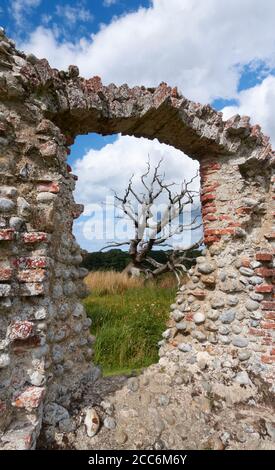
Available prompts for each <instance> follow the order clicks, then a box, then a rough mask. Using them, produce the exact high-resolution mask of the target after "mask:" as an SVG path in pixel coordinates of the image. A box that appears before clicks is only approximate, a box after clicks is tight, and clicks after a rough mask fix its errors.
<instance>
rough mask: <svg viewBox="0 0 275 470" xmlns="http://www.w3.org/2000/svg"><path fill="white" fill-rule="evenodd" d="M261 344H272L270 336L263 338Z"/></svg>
mask: <svg viewBox="0 0 275 470" xmlns="http://www.w3.org/2000/svg"><path fill="white" fill-rule="evenodd" d="M261 344H262V345H263V346H270V345H271V344H272V338H263V339H262V342H261Z"/></svg>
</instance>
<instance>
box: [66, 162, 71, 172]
mask: <svg viewBox="0 0 275 470" xmlns="http://www.w3.org/2000/svg"><path fill="white" fill-rule="evenodd" d="M67 172H68V173H71V172H72V167H71V166H70V165H69V164H68V163H67Z"/></svg>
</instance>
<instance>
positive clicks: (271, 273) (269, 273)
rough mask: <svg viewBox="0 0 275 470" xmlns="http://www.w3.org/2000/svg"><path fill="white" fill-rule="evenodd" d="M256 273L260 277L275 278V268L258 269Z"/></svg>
mask: <svg viewBox="0 0 275 470" xmlns="http://www.w3.org/2000/svg"><path fill="white" fill-rule="evenodd" d="M255 271H256V273H257V274H258V275H259V276H262V277H275V268H273V269H268V268H257V269H256V270H255Z"/></svg>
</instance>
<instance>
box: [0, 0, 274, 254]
mask: <svg viewBox="0 0 275 470" xmlns="http://www.w3.org/2000/svg"><path fill="white" fill-rule="evenodd" d="M0 24H1V25H2V26H4V28H5V29H6V32H7V33H8V35H9V36H10V37H11V38H13V39H14V40H15V41H16V44H17V46H18V47H19V48H20V49H22V50H24V51H26V52H29V53H30V52H31V53H34V54H35V55H37V56H38V57H40V58H42V57H46V58H47V59H48V60H49V62H50V64H51V65H52V66H54V67H57V68H59V69H66V68H67V67H68V65H70V64H77V65H78V67H79V69H80V73H81V75H83V76H84V77H87V78H88V77H91V76H93V75H100V76H101V77H102V80H103V83H106V84H108V83H111V82H114V83H117V84H122V83H125V82H127V83H128V84H129V85H130V86H134V85H142V84H143V85H145V86H156V85H158V84H159V83H160V82H161V81H166V82H167V83H169V84H170V85H171V86H178V88H179V89H180V90H181V91H182V92H183V94H184V95H185V96H186V97H187V98H189V99H193V100H194V101H200V102H202V103H210V104H212V106H214V107H215V108H216V109H218V110H222V111H223V113H224V118H225V119H227V118H228V117H230V116H232V115H233V114H236V113H240V114H245V115H250V116H251V118H252V122H254V123H258V124H260V125H262V127H263V130H264V132H265V133H266V134H268V135H270V137H271V139H272V142H274V141H275V120H274V116H273V114H274V107H275V73H274V70H275V29H274V24H275V2H274V0H262V1H261V2H259V1H258V0H241V1H240V0H226V1H225V0H224V1H222V0H89V1H88V0H78V1H71V0H58V1H49V0H9V1H8V0H1V4H0ZM123 139H127V140H126V141H124V140H123ZM125 142H127V145H126V144H125ZM141 151H142V152H143V154H142V155H141ZM148 151H150V152H151V153H152V158H154V159H155V160H156V161H157V159H158V158H159V156H160V155H164V154H165V159H164V166H165V169H166V170H168V171H169V172H170V173H169V175H170V178H171V179H172V178H173V171H174V175H175V178H176V177H180V178H181V179H183V178H184V176H190V175H191V174H192V171H193V172H194V171H195V166H194V164H193V163H192V162H190V159H188V157H187V156H184V155H182V154H176V153H175V152H174V149H169V148H168V147H162V146H161V145H160V144H159V143H158V142H154V143H153V144H152V142H145V141H142V142H141V141H139V140H138V139H134V138H129V137H128V138H127V137H125V138H123V137H121V136H107V137H101V136H98V135H94V134H91V135H88V136H80V137H78V138H77V140H76V143H75V145H74V146H73V147H72V153H71V155H70V157H69V163H70V164H71V165H72V166H73V167H74V171H75V172H76V173H77V174H78V176H79V182H78V185H77V188H76V193H75V197H76V199H77V201H78V202H83V203H85V205H86V207H88V205H89V204H90V203H92V202H95V203H99V202H100V201H101V200H102V199H103V198H104V197H105V196H106V194H107V195H108V194H109V193H110V188H111V187H112V186H113V185H116V187H115V188H114V189H121V188H123V187H124V185H125V184H126V182H127V179H128V178H129V177H130V175H131V173H132V172H133V167H134V168H135V170H137V173H138V171H142V169H144V165H145V157H144V154H146V155H147V153H148ZM112 156H114V157H113V160H112ZM119 157H120V159H119ZM116 158H117V160H116ZM115 161H117V163H116V164H115V163H113V162H115ZM179 162H180V163H181V162H182V166H180V163H179ZM117 166H119V171H117V170H118V168H117ZM179 168H182V174H180V173H179ZM104 178H105V179H104ZM88 212H89V211H88ZM87 217H88V216H87ZM87 217H86V218H87ZM85 220H86V219H85V217H82V218H81V219H80V220H79V221H78V222H77V224H76V225H75V233H76V236H77V239H78V241H79V242H80V244H81V245H82V246H84V247H85V248H86V249H90V250H91V249H98V248H100V246H102V241H101V242H100V241H97V242H94V241H91V240H87V239H86V238H85V236H84V235H83V223H84V222H85Z"/></svg>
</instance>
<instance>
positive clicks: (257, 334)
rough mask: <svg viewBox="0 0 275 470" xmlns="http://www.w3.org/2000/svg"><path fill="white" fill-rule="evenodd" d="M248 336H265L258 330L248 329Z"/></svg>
mask: <svg viewBox="0 0 275 470" xmlns="http://www.w3.org/2000/svg"><path fill="white" fill-rule="evenodd" d="M249 334H250V335H253V336H265V335H266V332H265V331H262V330H261V329H258V328H249Z"/></svg>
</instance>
